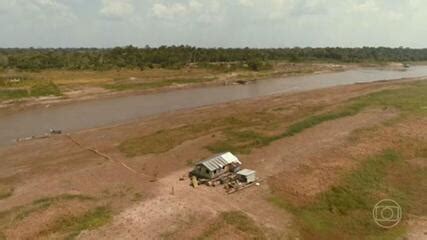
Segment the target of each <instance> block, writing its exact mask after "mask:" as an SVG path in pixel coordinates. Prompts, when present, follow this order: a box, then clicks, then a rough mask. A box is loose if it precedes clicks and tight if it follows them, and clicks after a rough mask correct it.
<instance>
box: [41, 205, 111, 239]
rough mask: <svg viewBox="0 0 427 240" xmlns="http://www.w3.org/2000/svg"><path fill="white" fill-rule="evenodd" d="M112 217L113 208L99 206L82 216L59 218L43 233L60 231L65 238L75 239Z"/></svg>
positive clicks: (105, 222)
mask: <svg viewBox="0 0 427 240" xmlns="http://www.w3.org/2000/svg"><path fill="white" fill-rule="evenodd" d="M111 218H112V213H111V209H110V208H108V207H97V208H95V209H93V210H90V211H88V212H86V213H85V214H84V215H81V216H72V217H67V218H66V217H64V218H61V219H58V220H57V221H56V222H55V223H54V224H53V226H52V227H51V228H50V229H49V230H47V231H45V232H42V233H41V235H47V234H50V233H60V234H62V235H64V236H65V237H64V238H65V239H74V238H76V237H77V236H78V235H79V234H80V233H81V232H82V231H84V230H93V229H96V228H99V227H101V226H103V225H105V224H107V223H108V222H109V221H110V220H111Z"/></svg>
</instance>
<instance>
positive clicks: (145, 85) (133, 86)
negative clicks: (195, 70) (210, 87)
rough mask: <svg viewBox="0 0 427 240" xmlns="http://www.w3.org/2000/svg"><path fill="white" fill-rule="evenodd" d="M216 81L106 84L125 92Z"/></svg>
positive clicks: (195, 80)
mask: <svg viewBox="0 0 427 240" xmlns="http://www.w3.org/2000/svg"><path fill="white" fill-rule="evenodd" d="M212 80H215V78H177V79H165V80H159V81H154V82H115V83H111V84H106V85H104V87H105V88H106V89H110V90H115V91H125V90H144V89H152V88H162V87H167V86H172V85H174V84H190V83H203V82H208V81H212Z"/></svg>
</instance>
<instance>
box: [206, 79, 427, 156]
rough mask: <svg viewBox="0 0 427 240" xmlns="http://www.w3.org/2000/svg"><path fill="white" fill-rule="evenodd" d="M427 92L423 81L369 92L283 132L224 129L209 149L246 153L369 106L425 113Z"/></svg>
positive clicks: (301, 121) (299, 122)
mask: <svg viewBox="0 0 427 240" xmlns="http://www.w3.org/2000/svg"><path fill="white" fill-rule="evenodd" d="M426 93H427V82H425V81H424V82H421V83H417V84H413V85H410V86H406V87H402V88H399V89H393V90H384V91H380V92H376V93H372V94H368V95H365V96H361V97H358V98H356V99H353V100H351V101H349V102H348V103H346V104H345V105H344V106H342V107H340V108H338V109H337V110H335V111H330V112H326V113H322V114H317V115H312V116H308V117H306V118H304V119H302V120H300V121H297V122H295V123H293V124H291V125H290V126H288V128H287V129H286V130H285V131H284V132H283V133H279V134H276V135H266V134H262V133H260V132H254V131H237V130H233V131H228V132H225V134H226V136H227V137H226V138H225V139H224V140H220V141H218V142H216V143H214V144H212V145H210V146H208V147H207V148H208V149H209V150H210V151H212V152H214V153H219V152H225V151H233V152H235V153H244V154H246V153H249V152H250V151H251V150H252V149H253V148H258V147H263V146H266V145H268V144H270V143H271V142H273V141H276V140H279V139H282V138H285V137H291V136H294V135H296V134H298V133H301V132H303V131H304V130H306V129H309V128H312V127H315V126H317V125H319V124H321V123H324V122H327V121H332V120H336V119H340V118H343V117H349V116H354V115H356V114H358V113H360V112H361V111H362V110H364V109H365V108H367V107H393V108H397V109H399V110H401V111H402V114H403V115H407V114H426V113H427V94H426ZM264 124H265V123H264Z"/></svg>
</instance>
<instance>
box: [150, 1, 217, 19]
mask: <svg viewBox="0 0 427 240" xmlns="http://www.w3.org/2000/svg"><path fill="white" fill-rule="evenodd" d="M222 2H223V1H222V0H190V1H187V2H184V3H169V4H167V3H155V4H154V5H153V7H152V14H153V16H155V17H156V18H159V19H165V20H174V21H181V22H182V21H189V22H193V23H210V22H219V21H221V19H222V17H223V14H222V13H221V9H222V7H223V6H224V4H221V3H222Z"/></svg>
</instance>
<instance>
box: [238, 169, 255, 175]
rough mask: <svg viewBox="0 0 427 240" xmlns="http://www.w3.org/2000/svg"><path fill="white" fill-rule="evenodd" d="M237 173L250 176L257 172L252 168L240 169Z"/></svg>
mask: <svg viewBox="0 0 427 240" xmlns="http://www.w3.org/2000/svg"><path fill="white" fill-rule="evenodd" d="M237 174H239V175H243V176H250V175H252V174H255V171H254V170H250V169H242V170H240V171H238V172H237Z"/></svg>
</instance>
